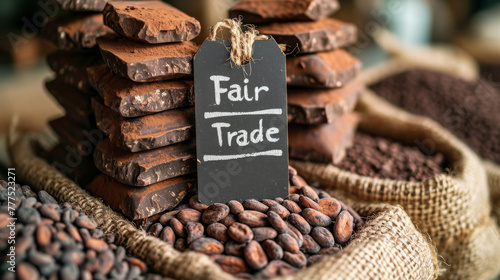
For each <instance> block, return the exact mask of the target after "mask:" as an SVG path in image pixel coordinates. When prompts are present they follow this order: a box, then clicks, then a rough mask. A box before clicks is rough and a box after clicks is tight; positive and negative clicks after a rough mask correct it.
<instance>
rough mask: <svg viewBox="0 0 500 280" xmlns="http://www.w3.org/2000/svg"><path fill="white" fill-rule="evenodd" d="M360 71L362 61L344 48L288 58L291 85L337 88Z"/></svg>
mask: <svg viewBox="0 0 500 280" xmlns="http://www.w3.org/2000/svg"><path fill="white" fill-rule="evenodd" d="M360 72H361V62H360V61H359V60H358V59H357V58H355V57H354V56H352V55H350V54H349V53H348V52H346V51H344V50H342V49H337V50H333V51H329V52H322V53H317V54H310V55H301V56H295V57H287V59H286V81H287V84H288V85H291V86H300V87H315V88H337V87H341V86H343V85H345V84H347V83H348V82H349V81H351V80H352V79H354V78H355V77H356V76H357V75H358V74H359V73H360Z"/></svg>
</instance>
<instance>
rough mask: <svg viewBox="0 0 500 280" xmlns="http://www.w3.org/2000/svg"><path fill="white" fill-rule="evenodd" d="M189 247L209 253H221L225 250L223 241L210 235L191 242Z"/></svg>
mask: <svg viewBox="0 0 500 280" xmlns="http://www.w3.org/2000/svg"><path fill="white" fill-rule="evenodd" d="M189 249H190V250H193V251H196V252H199V253H204V254H207V255H214V254H221V253H222V252H223V251H224V246H223V245H222V243H220V242H219V241H217V240H216V239H213V238H210V237H201V238H198V239H196V240H195V241H194V242H193V243H191V244H189Z"/></svg>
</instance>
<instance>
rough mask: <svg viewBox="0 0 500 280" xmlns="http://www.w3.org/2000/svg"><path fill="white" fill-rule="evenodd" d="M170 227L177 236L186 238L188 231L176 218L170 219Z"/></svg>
mask: <svg viewBox="0 0 500 280" xmlns="http://www.w3.org/2000/svg"><path fill="white" fill-rule="evenodd" d="M170 227H171V228H172V229H173V230H174V232H175V234H176V235H177V236H180V237H183V238H184V237H186V230H185V229H184V225H183V224H182V223H181V222H180V221H179V220H177V219H176V218H172V219H170Z"/></svg>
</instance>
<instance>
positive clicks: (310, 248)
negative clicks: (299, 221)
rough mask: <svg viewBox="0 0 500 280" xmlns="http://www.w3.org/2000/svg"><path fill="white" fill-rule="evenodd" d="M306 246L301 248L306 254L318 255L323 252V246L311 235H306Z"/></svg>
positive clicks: (303, 245)
mask: <svg viewBox="0 0 500 280" xmlns="http://www.w3.org/2000/svg"><path fill="white" fill-rule="evenodd" d="M303 238H304V244H302V246H301V247H300V251H301V252H304V253H306V254H316V253H317V252H319V250H321V246H320V245H319V244H318V242H316V241H315V240H314V238H312V237H311V236H310V235H304V236H303Z"/></svg>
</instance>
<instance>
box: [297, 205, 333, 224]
mask: <svg viewBox="0 0 500 280" xmlns="http://www.w3.org/2000/svg"><path fill="white" fill-rule="evenodd" d="M302 217H304V219H305V220H306V221H307V222H308V223H309V224H310V225H311V226H315V227H316V226H320V227H327V226H329V225H330V224H331V223H332V220H330V218H329V217H328V216H327V215H325V214H323V213H321V212H319V211H318V210H314V209H312V208H306V209H304V210H303V211H302Z"/></svg>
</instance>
